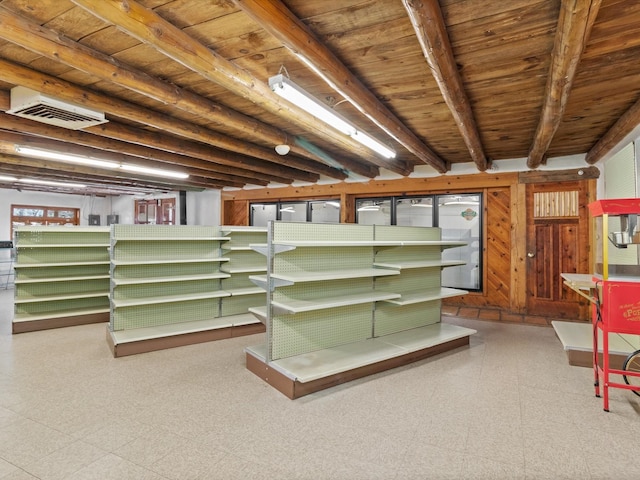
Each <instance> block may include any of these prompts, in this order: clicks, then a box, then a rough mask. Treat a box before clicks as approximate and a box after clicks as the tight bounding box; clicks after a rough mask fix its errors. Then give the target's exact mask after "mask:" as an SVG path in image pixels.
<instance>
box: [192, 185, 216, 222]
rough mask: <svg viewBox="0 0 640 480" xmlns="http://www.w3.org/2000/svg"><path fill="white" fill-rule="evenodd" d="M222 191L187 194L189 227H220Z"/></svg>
mask: <svg viewBox="0 0 640 480" xmlns="http://www.w3.org/2000/svg"><path fill="white" fill-rule="evenodd" d="M220 198H221V197H220V190H204V191H202V192H187V224H188V225H220V207H221V204H220V201H221V200H220Z"/></svg>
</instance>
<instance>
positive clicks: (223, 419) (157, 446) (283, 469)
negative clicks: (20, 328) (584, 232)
mask: <svg viewBox="0 0 640 480" xmlns="http://www.w3.org/2000/svg"><path fill="white" fill-rule="evenodd" d="M0 305H1V307H0V479H2V480H10V479H11V480H16V479H34V478H37V479H46V480H49V479H51V480H53V479H73V480H81V479H82V480H86V479H99V480H109V479H118V480H120V479H136V480H141V479H150V480H151V479H154V480H155V479H176V480H177V479H179V480H190V479H225V480H227V479H253V478H272V479H286V480H288V479H313V480H322V479H338V480H339V479H348V480H354V479H366V480H375V479H381V480H403V479H456V480H457V479H473V480H475V479H523V480H525V479H554V480H555V479H563V478H565V479H594V480H595V479H616V480H624V479H629V480H631V479H637V478H640V463H639V462H638V461H637V448H636V447H634V445H637V438H638V427H639V426H640V422H639V420H640V397H637V396H635V395H633V394H632V393H630V392H626V391H622V390H612V391H611V405H610V407H611V412H610V413H605V412H603V410H602V401H601V400H600V399H597V398H595V397H594V395H593V387H592V383H593V379H592V374H591V371H590V369H587V368H580V367H571V366H569V364H568V363H567V360H566V357H565V354H564V352H563V350H562V347H561V345H560V343H559V341H558V340H557V339H556V337H555V334H554V331H553V329H551V328H545V327H537V326H525V325H512V324H504V323H492V322H483V321H475V320H474V321H471V320H464V319H460V318H446V319H445V321H449V322H452V323H457V324H460V325H463V326H468V327H471V328H474V329H476V330H477V331H478V334H476V335H474V336H473V337H472V338H471V346H470V347H469V348H462V349H458V350H456V351H454V352H450V353H447V354H443V355H440V356H438V357H436V358H431V359H427V360H424V361H421V362H418V363H416V364H413V365H409V366H406V367H402V368H399V369H395V370H392V371H388V372H384V373H381V374H377V375H374V376H371V377H368V378H365V379H361V380H357V381H354V382H351V383H349V384H346V385H341V386H338V387H335V388H332V389H329V390H325V391H322V392H319V393H316V394H313V395H309V396H307V397H303V398H300V399H298V400H295V401H291V400H289V399H287V398H286V397H284V396H283V395H281V394H280V393H278V392H277V391H275V390H274V389H272V388H271V387H269V386H268V385H266V384H265V383H263V382H262V381H261V380H260V379H259V378H257V377H255V376H254V375H253V374H251V373H250V372H248V371H247V370H246V369H245V366H244V354H243V348H244V347H245V346H248V345H254V344H257V343H259V342H261V340H262V336H261V335H253V336H250V337H242V338H234V339H230V340H223V341H219V342H212V343H207V344H201V345H193V346H188V347H181V348H175V349H171V350H164V351H160V352H152V353H147V354H142V355H136V356H131V357H123V358H119V359H114V358H113V357H112V356H111V353H110V351H109V349H108V347H107V344H106V340H105V329H106V325H104V324H98V325H86V326H79V327H69V328H64V329H58V330H48V331H41V332H31V333H23V334H19V335H11V318H12V310H13V291H12V290H7V291H0Z"/></svg>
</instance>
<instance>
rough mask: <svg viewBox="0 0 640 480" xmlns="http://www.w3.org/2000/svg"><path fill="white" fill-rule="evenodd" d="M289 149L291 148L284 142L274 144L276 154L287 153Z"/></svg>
mask: <svg viewBox="0 0 640 480" xmlns="http://www.w3.org/2000/svg"><path fill="white" fill-rule="evenodd" d="M290 150H291V147H290V146H289V145H287V144H286V143H283V144H281V145H276V153H277V154H278V155H286V154H287V153H289V151H290Z"/></svg>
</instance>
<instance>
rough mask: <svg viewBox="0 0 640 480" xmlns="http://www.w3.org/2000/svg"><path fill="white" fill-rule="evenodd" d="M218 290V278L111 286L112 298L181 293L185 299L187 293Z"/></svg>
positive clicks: (164, 295)
mask: <svg viewBox="0 0 640 480" xmlns="http://www.w3.org/2000/svg"><path fill="white" fill-rule="evenodd" d="M219 290H220V280H218V279H207V280H181V281H178V282H154V283H139V284H132V285H117V286H114V287H113V291H112V298H113V299H115V300H123V299H129V298H148V297H168V296H176V295H182V296H184V298H185V300H186V299H187V298H188V296H189V295H193V294H198V293H208V292H216V291H219Z"/></svg>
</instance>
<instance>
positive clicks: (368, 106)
mask: <svg viewBox="0 0 640 480" xmlns="http://www.w3.org/2000/svg"><path fill="white" fill-rule="evenodd" d="M234 3H235V4H236V5H237V6H238V7H239V8H241V9H242V11H244V12H245V13H246V14H247V15H249V16H250V17H251V18H252V19H253V20H254V21H256V22H257V23H258V24H259V25H260V26H261V27H262V28H264V29H265V30H266V31H267V32H269V33H270V34H271V35H272V36H273V37H275V38H277V39H278V40H279V41H280V42H281V43H282V44H283V45H284V46H285V47H287V48H288V49H289V50H291V51H292V52H293V53H294V54H295V55H297V56H299V57H303V58H304V59H306V61H307V62H308V64H307V66H309V64H311V65H313V66H314V68H313V71H314V73H316V74H318V75H319V76H320V77H321V78H322V79H323V80H324V81H325V82H326V83H327V84H329V85H330V86H331V87H332V88H334V89H335V90H336V91H337V92H338V93H339V94H340V95H342V96H343V97H344V98H345V99H347V100H348V101H349V102H350V103H351V104H352V105H353V106H354V107H355V108H356V109H357V110H358V111H360V113H362V114H363V115H365V116H366V117H367V118H369V120H371V121H372V122H373V123H375V124H376V125H377V126H378V127H380V128H381V129H382V130H383V131H384V132H385V133H386V134H387V135H389V136H391V137H392V138H393V139H394V140H396V141H397V142H398V143H400V144H401V145H402V146H403V147H405V148H406V149H407V150H409V151H410V152H411V153H412V154H413V155H415V156H416V158H417V159H418V160H420V162H422V163H425V164H427V165H430V166H432V167H433V168H434V169H436V170H437V171H438V172H440V173H444V172H446V171H447V170H448V166H447V164H446V163H445V161H444V160H442V159H441V158H440V157H439V156H438V155H437V154H436V153H435V152H434V151H433V150H432V149H431V148H429V147H428V146H427V145H425V144H424V142H422V141H421V140H420V139H419V138H418V137H417V136H416V135H415V134H414V133H413V132H412V131H411V130H409V128H408V127H407V126H406V125H405V124H404V123H403V122H402V121H401V120H400V119H398V118H397V117H396V116H395V115H394V114H393V113H392V112H391V111H390V110H389V109H388V108H387V107H386V106H385V105H384V104H383V103H382V102H381V101H380V100H378V98H377V97H376V96H375V95H374V94H373V93H372V92H371V91H370V90H369V89H367V88H366V87H365V86H364V85H363V84H362V82H361V81H360V80H359V79H358V77H356V76H355V75H354V74H353V73H351V71H350V70H349V69H348V68H347V67H346V66H345V65H344V64H343V63H342V62H341V61H340V60H339V59H338V57H336V56H335V55H334V53H333V52H332V51H331V50H329V48H327V47H326V46H325V45H324V44H323V43H322V42H320V41H319V40H318V38H317V37H316V36H315V34H314V33H313V32H312V31H311V29H310V28H309V27H307V25H305V24H304V23H303V22H302V21H301V20H300V19H299V18H297V17H296V16H295V15H294V14H293V12H291V10H289V9H288V8H287V7H286V5H284V3H282V2H281V1H280V0H270V1H268V2H265V1H262V0H234Z"/></svg>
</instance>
